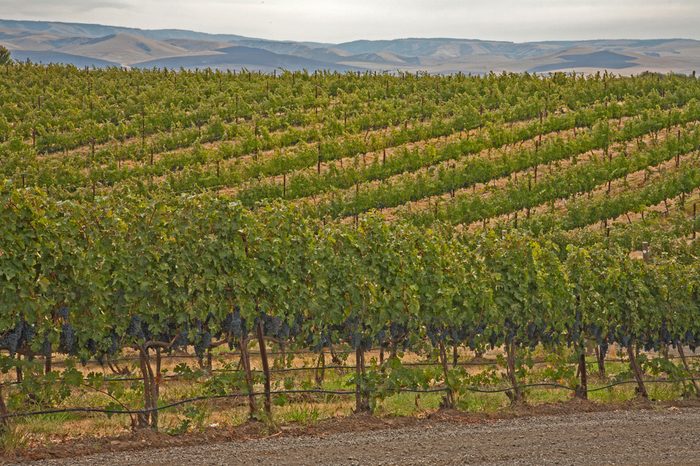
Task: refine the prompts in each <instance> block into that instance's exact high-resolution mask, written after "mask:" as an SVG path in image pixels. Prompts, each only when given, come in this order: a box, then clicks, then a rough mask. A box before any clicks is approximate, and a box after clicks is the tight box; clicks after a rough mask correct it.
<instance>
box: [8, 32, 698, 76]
mask: <svg viewBox="0 0 700 466" xmlns="http://www.w3.org/2000/svg"><path fill="white" fill-rule="evenodd" d="M0 45H4V46H5V47H7V48H8V49H10V51H11V52H12V56H13V57H14V58H15V59H17V60H21V61H24V60H31V61H32V62H35V63H69V64H74V65H76V66H81V67H82V66H95V67H108V66H123V67H132V68H151V67H167V68H175V69H179V68H186V69H195V68H207V67H209V68H218V69H243V68H245V69H248V70H260V71H268V72H269V71H272V70H280V69H284V70H290V71H292V70H302V69H306V70H308V71H315V70H332V71H349V70H378V71H397V70H404V71H429V72H432V73H454V72H458V71H461V72H464V73H488V72H490V71H495V72H500V71H515V72H523V71H529V72H553V71H579V72H595V71H598V70H609V71H612V72H615V73H618V74H637V73H641V72H643V71H655V72H662V73H666V72H669V71H673V72H677V73H686V74H689V73H691V72H692V71H693V70H696V69H698V70H700V41H696V40H690V39H656V40H588V41H557V42H525V43H514V42H500V41H482V40H473V39H450V38H435V39H395V40H377V41H370V40H358V41H354V42H346V43H342V44H325V43H316V42H291V41H274V40H265V39H255V38H249V37H243V36H237V35H230V34H206V33H202V32H194V31H186V30H177V29H161V30H143V29H134V28H124V27H115V26H102V25H97V24H77V23H59V22H45V21H13V20H2V19H0Z"/></svg>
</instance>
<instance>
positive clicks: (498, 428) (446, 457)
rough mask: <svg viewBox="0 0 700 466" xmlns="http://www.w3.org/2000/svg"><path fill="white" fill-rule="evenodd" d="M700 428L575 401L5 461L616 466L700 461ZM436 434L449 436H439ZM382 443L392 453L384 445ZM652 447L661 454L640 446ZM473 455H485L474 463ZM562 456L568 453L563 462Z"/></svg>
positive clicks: (664, 413)
mask: <svg viewBox="0 0 700 466" xmlns="http://www.w3.org/2000/svg"><path fill="white" fill-rule="evenodd" d="M698 422H700V400H686V401H682V402H672V403H649V402H641V401H634V402H627V403H617V404H612V403H606V404H597V403H591V402H584V401H577V400H572V401H570V402H566V403H556V404H547V405H540V406H536V407H529V406H523V407H517V408H509V409H507V410H503V411H501V412H498V413H496V414H490V415H489V414H475V413H464V412H458V411H438V412H436V413H435V414H433V415H431V416H429V417H427V418H425V419H418V418H412V417H411V418H405V417H398V418H378V417H373V416H366V415H355V416H349V417H344V418H335V419H330V420H326V421H321V422H319V423H317V424H315V425H313V426H307V427H304V426H294V425H292V426H285V427H282V428H281V429H280V430H278V431H276V432H273V431H271V430H270V429H269V428H267V427H266V426H265V425H264V424H262V423H259V422H248V423H246V424H243V425H241V426H239V427H236V428H231V429H225V430H224V429H213V428H210V429H208V430H207V431H205V432H203V433H200V434H189V435H183V436H179V437H170V436H167V435H165V434H160V433H156V432H152V431H141V432H136V433H132V434H128V435H122V436H119V437H113V438H105V439H91V440H81V441H76V442H66V443H62V444H58V445H51V446H43V447H35V448H33V449H32V450H31V451H27V452H24V453H23V454H22V455H21V456H17V457H13V458H9V457H0V463H5V464H9V463H13V462H18V463H19V462H26V461H30V460H46V459H51V458H62V459H63V460H58V461H47V462H41V463H39V464H223V463H230V462H232V461H235V462H236V464H244V463H247V464H250V462H256V463H258V462H262V463H264V464H279V463H280V462H283V463H285V464H321V463H323V464H366V463H368V462H370V463H376V464H379V463H381V464H437V463H450V464H452V463H461V464H463V463H487V462H494V463H499V462H503V463H504V464H507V463H511V464H512V463H513V462H515V461H516V460H517V461H522V464H530V463H533V462H534V463H545V462H555V461H559V462H564V463H567V464H569V463H588V464H589V463H606V464H607V463H611V460H610V459H608V457H605V456H595V455H601V454H603V452H608V453H613V454H614V455H617V459H616V460H615V462H618V461H622V462H623V463H630V464H631V463H646V464H653V463H659V462H664V463H673V464H700V462H699V461H700V443H698V442H697V441H695V442H693V441H692V440H691V439H692V438H695V439H696V440H697V437H695V435H696V430H695V429H696V427H697V425H698ZM435 432H437V433H439V435H438V436H433V435H432V434H431V433H435ZM379 440H382V442H380V445H384V446H385V447H386V448H381V447H379V445H376V444H377V442H378V441H379ZM516 440H517V441H516ZM543 440H546V441H545V442H544V443H543ZM645 442H647V443H649V445H650V446H651V447H650V448H640V446H641V445H642V444H643V443H645ZM547 445H549V446H550V447H551V448H547ZM654 446H656V448H657V450H656V453H657V454H658V453H659V452H661V451H662V450H663V453H664V455H667V456H664V457H663V459H664V461H661V458H660V457H658V456H635V455H639V454H640V453H644V452H646V453H644V454H649V452H650V451H652V450H653V448H654ZM156 449H157V450H156ZM469 452H473V453H474V452H475V453H478V455H477V456H476V457H469V456H464V455H467V454H468V453H469ZM558 453H561V454H562V455H563V454H564V453H566V454H565V455H563V456H561V455H560V457H559V458H557V455H558ZM433 454H438V455H439V457H433V456H430V455H433ZM605 454H607V453H605ZM674 454H677V455H678V456H676V457H674V456H673V455H674ZM86 455H96V456H86ZM590 455H594V456H590ZM628 455H629V456H628ZM613 457H614V456H613Z"/></svg>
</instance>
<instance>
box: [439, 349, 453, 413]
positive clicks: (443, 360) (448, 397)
mask: <svg viewBox="0 0 700 466" xmlns="http://www.w3.org/2000/svg"><path fill="white" fill-rule="evenodd" d="M440 364H441V365H442V373H443V376H444V377H445V386H446V387H447V391H446V393H445V398H444V401H443V404H444V407H445V408H447V409H452V408H454V405H455V403H454V394H453V393H452V388H451V387H450V381H449V368H448V367H447V350H446V349H445V343H444V342H443V341H442V340H441V341H440Z"/></svg>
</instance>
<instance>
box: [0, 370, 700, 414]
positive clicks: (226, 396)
mask: <svg viewBox="0 0 700 466" xmlns="http://www.w3.org/2000/svg"><path fill="white" fill-rule="evenodd" d="M695 381H700V377H686V378H673V379H648V380H644V383H645V384H646V383H649V384H658V383H673V384H678V383H683V382H695ZM636 383H637V381H636V380H634V379H630V380H621V381H615V382H612V383H609V384H607V385H603V386H601V387H595V388H589V389H588V390H587V392H588V393H594V392H597V391H601V390H607V389H611V388H614V387H616V386H619V385H626V384H636ZM517 388H518V389H528V388H549V389H563V390H569V391H572V392H576V391H578V390H579V388H578V387H570V386H568V385H563V384H559V383H553V382H539V383H529V384H519V385H518V387H517ZM515 389H516V388H515V387H513V386H508V387H502V388H492V389H491V388H484V387H474V386H466V387H460V389H459V390H458V391H467V392H473V393H486V394H495V393H506V392H513V391H515ZM448 391H454V389H453V388H450V387H434V388H427V389H416V388H397V389H395V390H390V391H389V392H390V393H394V394H399V393H416V394H426V393H441V392H448ZM295 394H318V395H333V396H350V395H356V394H357V391H356V390H326V389H299V390H271V391H270V395H295ZM263 395H266V393H265V392H252V393H245V392H238V393H231V394H222V395H202V396H196V397H191V398H185V399H182V400H178V401H173V402H170V403H167V404H163V405H161V406H157V407H153V408H144V409H106V408H89V407H73V408H51V409H44V410H37V411H26V412H17V413H7V414H3V415H0V421H6V420H9V419H16V418H25V417H33V416H45V415H51V414H68V413H93V414H107V415H139V414H142V415H145V414H149V413H153V412H159V411H164V410H167V409H172V408H176V407H179V406H183V405H188V404H192V403H197V402H202V401H214V400H222V399H236V398H244V397H250V396H255V397H257V396H263Z"/></svg>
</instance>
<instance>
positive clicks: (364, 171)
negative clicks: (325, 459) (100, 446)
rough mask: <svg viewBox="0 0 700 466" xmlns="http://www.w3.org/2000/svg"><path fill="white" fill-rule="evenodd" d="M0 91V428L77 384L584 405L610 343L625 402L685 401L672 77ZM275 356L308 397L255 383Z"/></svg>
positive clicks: (136, 411) (687, 81)
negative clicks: (476, 358)
mask: <svg viewBox="0 0 700 466" xmlns="http://www.w3.org/2000/svg"><path fill="white" fill-rule="evenodd" d="M0 95H1V96H3V99H2V102H1V103H0V131H1V132H2V133H1V135H0V173H2V176H3V180H2V186H1V187H0V237H1V238H2V242H1V243H0V307H1V309H0V310H1V311H2V312H0V351H1V352H0V369H1V370H2V372H3V374H5V375H3V376H2V377H0V422H2V423H4V424H7V423H9V422H10V421H9V420H10V419H13V418H14V416H24V415H39V414H41V413H46V412H50V413H53V412H55V411H56V410H58V411H61V410H66V409H67V410H69V411H70V410H80V409H82V408H76V407H75V406H73V405H72V404H71V403H72V402H74V401H75V400H87V399H91V398H88V397H86V396H85V394H84V392H82V391H81V390H86V389H88V390H92V391H93V392H96V393H98V394H100V396H103V397H105V398H104V399H103V398H100V399H101V400H102V401H100V402H99V403H98V404H97V405H92V406H90V407H87V408H88V409H87V410H88V411H90V412H94V411H95V410H96V411H99V412H105V413H107V414H124V415H128V416H130V418H131V421H132V424H133V425H134V426H140V427H146V426H150V427H158V426H159V415H158V413H159V412H160V411H161V410H164V409H166V408H168V409H169V408H174V409H180V408H178V406H180V404H181V403H191V402H196V401H201V400H203V399H207V398H211V397H214V398H217V399H221V398H233V399H236V398H238V397H240V398H242V399H243V398H244V399H246V400H247V409H248V410H249V414H250V415H251V416H257V415H259V413H258V410H259V409H258V404H259V399H260V396H262V397H263V400H264V402H263V408H264V411H265V413H264V415H265V416H271V415H272V411H273V404H275V403H278V404H279V403H287V402H290V401H289V400H290V399H291V398H289V397H293V396H294V395H300V394H301V393H302V392H303V393H304V394H305V395H308V396H335V395H346V394H352V395H354V396H355V406H354V408H355V410H357V411H364V410H371V409H374V408H375V407H376V406H377V403H380V402H381V400H384V399H385V398H387V397H392V396H399V394H401V392H402V391H406V390H409V391H418V392H421V393H426V396H428V395H427V394H430V393H432V392H439V393H440V396H442V397H443V398H442V399H441V401H440V403H441V405H442V406H446V407H455V406H465V404H468V400H469V396H470V394H471V393H473V392H474V391H479V390H482V391H483V390H486V391H489V390H491V391H492V392H505V393H508V396H509V397H510V399H511V400H512V401H513V402H522V401H524V400H525V398H526V396H527V394H528V391H529V388H528V387H531V386H537V384H538V383H545V384H550V385H551V386H552V387H554V388H556V389H565V390H571V391H573V392H574V393H575V394H576V396H578V397H581V398H586V397H587V396H588V393H589V390H588V383H589V379H588V377H589V376H588V374H589V372H590V370H589V369H588V362H587V358H588V359H595V362H596V363H597V364H598V367H599V379H600V382H601V384H602V383H604V382H606V381H608V380H607V378H606V377H607V376H606V375H605V367H606V354H607V353H608V352H609V351H611V346H613V345H614V346H615V347H616V348H617V349H618V351H620V352H622V353H624V355H625V358H626V360H625V362H626V363H628V369H626V370H625V371H623V372H621V373H620V374H618V375H619V377H623V376H625V375H626V376H628V377H631V378H632V380H633V381H634V384H635V385H636V391H637V393H639V394H640V395H641V396H647V395H648V389H647V384H646V382H647V380H648V377H649V375H650V374H653V375H661V376H664V377H665V378H666V379H665V380H666V382H668V383H670V384H672V385H673V387H675V388H677V389H678V390H679V391H680V392H681V394H682V395H684V396H691V395H692V393H693V392H696V391H697V392H698V394H700V389H699V388H698V386H697V385H696V384H694V383H693V381H692V379H693V378H694V377H696V376H697V368H695V367H694V366H693V364H692V362H690V361H689V359H690V358H689V357H686V356H688V355H686V351H688V350H692V351H695V349H696V347H698V346H700V281H699V280H700V269H698V264H700V261H699V260H698V254H699V253H700V250H699V249H698V248H699V246H698V244H699V243H698V242H697V231H698V229H700V220H699V219H698V208H697V204H698V202H699V201H700V198H699V195H698V192H699V191H700V157H699V155H698V154H700V126H699V124H698V122H700V82H699V81H698V80H696V79H695V78H691V77H684V76H675V75H669V76H659V75H653V74H645V75H642V76H637V77H632V78H621V77H615V76H612V75H608V74H607V73H606V74H603V75H596V76H588V77H584V76H576V75H573V76H566V75H563V74H555V75H552V76H547V77H544V76H534V75H512V74H503V75H495V74H491V75H488V76H481V77H480V76H463V75H454V76H423V75H410V74H400V75H378V74H364V75H357V74H345V75H343V74H329V73H318V74H313V75H309V74H307V73H287V72H284V73H279V74H274V75H262V74H254V73H247V72H245V73H240V74H231V73H221V72H213V71H201V72H196V73H191V72H177V73H175V72H169V71H168V72H166V71H156V70H152V71H138V70H134V71H125V70H114V69H112V70H77V69H75V68H70V67H39V66H33V65H13V66H8V67H5V68H4V69H2V70H0ZM650 245H651V246H650ZM640 251H643V253H640ZM640 255H641V258H640ZM253 345H257V348H258V351H259V358H255V357H251V350H252V347H253ZM224 346H228V347H229V353H231V352H232V354H233V355H234V357H236V358H238V359H239V363H238V365H236V364H234V363H232V362H231V361H230V360H226V359H225V358H224V357H223V353H222V349H221V348H222V347H224ZM272 348H276V349H278V350H279V351H278V352H279V353H280V354H282V357H281V358H277V359H276V358H273V357H269V356H268V351H270V350H272ZM593 348H594V349H595V351H594V352H592V351H591V349H593ZM672 348H675V350H676V351H677V352H678V353H679V359H678V360H673V359H672V358H671V357H670V356H669V351H670V349H672ZM375 350H376V352H375ZM295 351H305V352H311V353H312V354H314V355H315V357H316V358H318V359H317V363H316V364H317V366H316V367H315V368H314V369H315V373H316V377H315V381H314V383H312V382H310V381H307V380H306V379H303V378H299V377H296V378H295V377H291V376H290V377H286V376H285V378H284V380H280V379H275V378H274V375H273V374H274V373H275V370H276V371H278V372H284V373H285V374H286V373H287V372H286V371H288V372H292V371H303V370H307V369H309V367H308V366H305V367H299V366H298V364H299V360H298V359H297V360H295V358H294V357H293V356H292V354H293V353H294V352H295ZM487 351H495V352H497V353H498V356H499V358H498V360H497V361H499V362H500V364H501V366H499V369H489V370H487V371H483V372H481V373H479V374H476V375H475V374H473V373H470V372H468V371H465V370H463V369H460V368H459V365H458V359H459V358H460V357H464V355H465V354H469V355H471V354H474V353H476V355H482V354H484V353H485V352H487ZM186 353H187V354H190V355H192V356H193V359H194V362H195V363H196V365H195V364H192V365H188V364H187V363H182V364H178V365H177V366H175V367H174V368H171V370H173V371H174V373H167V370H166V369H165V368H164V367H163V366H162V363H163V360H164V358H165V357H166V356H167V355H176V354H179V355H183V354H186ZM191 353H193V354H191ZM339 353H344V354H339ZM450 353H451V355H452V358H450V357H449V356H448V355H449V354H450ZM542 353H544V354H545V355H546V358H544V359H543V361H542V362H540V363H539V364H544V365H546V369H544V370H542V371H540V370H539V369H535V368H534V363H532V361H531V360H532V358H533V357H534V355H535V354H538V355H541V354H542ZM327 354H330V355H331V357H332V359H333V361H334V365H335V366H336V368H338V369H339V370H340V371H341V376H340V377H339V378H338V379H336V380H334V381H333V382H332V383H335V384H336V385H329V384H328V383H326V382H324V378H323V375H322V374H323V373H324V372H323V371H324V370H325V367H326V366H325V361H326V355H327ZM217 355H218V356H221V357H222V361H223V362H220V363H218V364H219V365H218V366H217V362H215V361H214V360H215V359H216V358H217ZM130 356H131V357H135V359H136V364H135V365H134V366H133V367H130V366H125V367H122V366H121V365H120V364H121V363H120V360H121V358H125V357H130ZM375 356H376V358H375ZM406 356H410V358H423V360H422V361H421V362H419V363H417V365H415V364H414V365H411V364H412V363H410V362H409V361H408V359H410V358H407V357H406ZM500 356H503V357H500ZM182 357H184V356H182ZM450 359H452V361H450ZM344 361H352V364H353V365H352V366H351V367H350V370H352V373H344V372H342V371H343V370H345V369H348V368H347V367H345V366H344V365H343V362H344ZM79 362H82V363H84V364H86V365H87V366H86V368H80V367H79V366H78V365H77V364H78V363H79ZM271 363H272V365H274V366H275V367H273V368H271ZM94 364H98V365H99V367H100V369H99V370H95V367H96V366H94ZM256 364H259V367H254V365H256ZM421 364H423V365H424V366H421ZM59 367H60V369H59ZM11 370H12V371H14V374H16V376H15V377H10V376H9V373H10V371H11ZM109 372H111V373H109ZM534 377H544V378H545V380H542V381H534V382H533V380H534V379H533V378H534ZM166 380H169V381H172V384H173V385H168V386H166V384H165V382H164V381H166ZM120 383H126V385H124V384H122V385H120ZM169 383H170V382H169ZM615 383H617V382H615ZM129 384H130V385H129ZM171 386H172V387H173V388H172V389H169V387H171ZM37 387H39V388H37ZM345 388H349V390H344V389H345ZM602 389H603V388H599V390H602ZM182 393H188V394H190V395H192V399H187V400H180V399H178V398H177V395H178V394H180V395H181V394H182ZM312 394H315V395H312ZM193 400H194V401H193ZM102 402H104V403H102ZM273 402H274V403H273ZM100 403H102V404H100ZM416 403H417V401H416ZM183 409H184V408H183ZM187 412H189V411H178V413H180V415H185V414H183V413H187Z"/></svg>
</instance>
